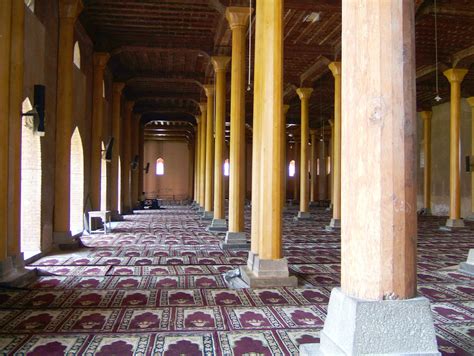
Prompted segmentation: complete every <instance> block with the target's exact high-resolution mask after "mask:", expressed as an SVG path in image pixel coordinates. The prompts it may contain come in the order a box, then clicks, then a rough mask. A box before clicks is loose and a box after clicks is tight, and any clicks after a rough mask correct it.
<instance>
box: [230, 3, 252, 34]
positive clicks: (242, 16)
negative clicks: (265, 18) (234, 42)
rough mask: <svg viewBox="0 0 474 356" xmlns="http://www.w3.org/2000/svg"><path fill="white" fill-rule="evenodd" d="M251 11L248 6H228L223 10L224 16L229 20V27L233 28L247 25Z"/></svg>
mask: <svg viewBox="0 0 474 356" xmlns="http://www.w3.org/2000/svg"><path fill="white" fill-rule="evenodd" d="M252 12H253V9H252V10H250V9H249V8H248V7H240V6H232V7H228V8H227V9H226V11H225V17H226V19H227V21H228V22H229V26H230V29H231V30H234V29H235V28H237V27H245V26H247V25H248V22H249V17H250V14H251V13H252Z"/></svg>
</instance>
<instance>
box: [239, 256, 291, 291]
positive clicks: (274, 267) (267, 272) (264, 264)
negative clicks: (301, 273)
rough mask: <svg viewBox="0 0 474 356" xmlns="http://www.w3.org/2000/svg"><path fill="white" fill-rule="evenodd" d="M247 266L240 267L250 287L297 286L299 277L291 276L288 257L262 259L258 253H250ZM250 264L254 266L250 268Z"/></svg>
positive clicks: (242, 275)
mask: <svg viewBox="0 0 474 356" xmlns="http://www.w3.org/2000/svg"><path fill="white" fill-rule="evenodd" d="M250 259H252V261H253V262H252V263H249V264H248V265H247V266H241V267H240V274H241V277H242V279H243V280H244V282H245V283H247V284H248V285H249V287H250V288H264V287H296V286H297V285H298V279H297V278H296V277H295V276H290V273H289V270H288V262H287V260H286V258H281V259H278V260H262V259H260V257H259V256H258V255H255V254H249V262H250ZM249 265H251V266H252V267H251V268H249Z"/></svg>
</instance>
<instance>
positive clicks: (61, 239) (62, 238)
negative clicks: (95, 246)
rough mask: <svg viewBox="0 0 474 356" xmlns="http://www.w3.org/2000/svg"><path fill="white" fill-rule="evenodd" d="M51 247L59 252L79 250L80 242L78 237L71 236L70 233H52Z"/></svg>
mask: <svg viewBox="0 0 474 356" xmlns="http://www.w3.org/2000/svg"><path fill="white" fill-rule="evenodd" d="M53 245H54V246H55V247H57V248H59V249H61V250H70V249H75V248H79V247H80V246H81V241H80V239H79V238H78V237H73V236H71V232H70V231H66V232H63V231H55V232H54V233H53Z"/></svg>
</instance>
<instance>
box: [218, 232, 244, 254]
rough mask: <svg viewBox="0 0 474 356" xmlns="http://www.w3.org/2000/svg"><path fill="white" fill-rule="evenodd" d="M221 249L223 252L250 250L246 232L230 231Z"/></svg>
mask: <svg viewBox="0 0 474 356" xmlns="http://www.w3.org/2000/svg"><path fill="white" fill-rule="evenodd" d="M221 248H222V249H223V250H234V249H235V250H237V249H239V250H242V249H245V250H248V249H249V248H250V244H248V243H247V238H246V237H245V232H230V231H228V232H227V234H226V235H225V240H224V242H222V243H221Z"/></svg>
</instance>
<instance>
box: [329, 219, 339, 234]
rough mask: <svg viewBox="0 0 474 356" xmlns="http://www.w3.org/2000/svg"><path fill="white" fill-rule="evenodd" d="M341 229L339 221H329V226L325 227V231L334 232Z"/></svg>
mask: <svg viewBox="0 0 474 356" xmlns="http://www.w3.org/2000/svg"><path fill="white" fill-rule="evenodd" d="M340 229H341V219H334V218H332V219H331V222H330V223H329V225H327V226H326V230H327V231H335V230H340Z"/></svg>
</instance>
